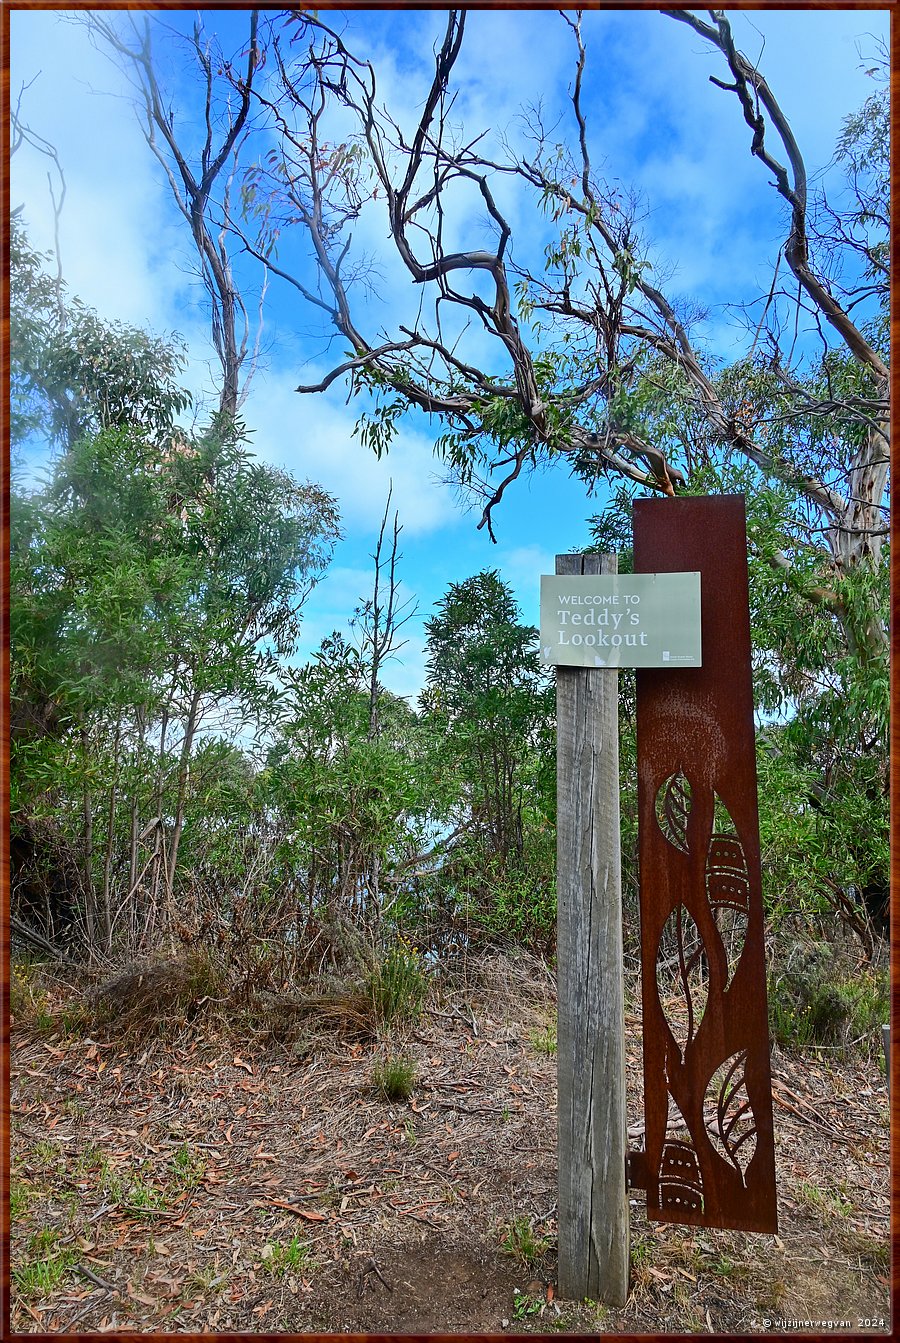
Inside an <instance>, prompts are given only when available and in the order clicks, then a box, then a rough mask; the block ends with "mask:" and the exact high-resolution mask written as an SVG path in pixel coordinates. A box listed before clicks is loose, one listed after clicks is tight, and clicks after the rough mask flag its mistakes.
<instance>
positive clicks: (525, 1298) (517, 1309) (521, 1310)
mask: <svg viewBox="0 0 900 1343" xmlns="http://www.w3.org/2000/svg"><path fill="white" fill-rule="evenodd" d="M543 1304H544V1303H543V1301H542V1299H541V1298H540V1297H535V1296H529V1295H528V1293H527V1292H520V1291H519V1289H518V1287H515V1288H513V1313H512V1317H513V1319H514V1320H527V1319H528V1317H529V1316H530V1315H537V1314H539V1313H540V1309H541V1306H542V1305H543Z"/></svg>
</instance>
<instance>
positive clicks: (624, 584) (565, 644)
mask: <svg viewBox="0 0 900 1343" xmlns="http://www.w3.org/2000/svg"><path fill="white" fill-rule="evenodd" d="M541 661H542V662H543V663H544V664H545V665H546V666H553V667H669V668H670V669H671V670H673V671H674V670H676V669H677V668H679V667H685V668H687V667H699V666H701V665H702V655H701V638H700V574H699V572H691V573H676V574H666V573H661V574H604V575H599V574H598V575H590V576H571V577H569V576H567V577H555V576H553V575H551V574H541Z"/></svg>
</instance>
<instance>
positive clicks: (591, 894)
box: [556, 555, 629, 1306]
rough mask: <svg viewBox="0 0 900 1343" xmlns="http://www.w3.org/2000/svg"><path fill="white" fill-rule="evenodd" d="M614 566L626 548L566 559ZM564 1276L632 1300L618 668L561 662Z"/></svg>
mask: <svg viewBox="0 0 900 1343" xmlns="http://www.w3.org/2000/svg"><path fill="white" fill-rule="evenodd" d="M556 572H557V574H560V575H562V574H614V573H617V572H618V562H617V558H616V556H615V555H603V556H600V555H557V557H556ZM556 713H557V910H558V912H557V981H558V1004H559V1043H558V1051H557V1068H558V1078H559V1102H558V1125H559V1146H558V1152H559V1281H558V1293H559V1296H560V1297H562V1298H563V1299H568V1300H582V1299H583V1298H585V1297H590V1298H591V1300H594V1301H602V1302H604V1303H605V1304H607V1305H611V1306H623V1305H624V1304H625V1300H626V1298H627V1296H628V1269H629V1243H628V1242H629V1219H628V1188H627V1185H626V1181H625V1153H626V1143H627V1126H626V1121H625V1022H624V1014H625V1008H624V971H623V957H622V879H621V861H620V836H619V718H618V673H617V672H616V671H614V670H601V669H598V670H589V669H583V668H581V667H557V669H556Z"/></svg>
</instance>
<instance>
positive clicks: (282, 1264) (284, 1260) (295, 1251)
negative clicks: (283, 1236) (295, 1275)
mask: <svg viewBox="0 0 900 1343" xmlns="http://www.w3.org/2000/svg"><path fill="white" fill-rule="evenodd" d="M259 1257H260V1261H261V1262H262V1266H263V1268H264V1269H265V1270H266V1272H267V1273H271V1274H272V1276H273V1277H274V1278H283V1277H285V1276H286V1275H287V1274H288V1273H290V1272H292V1271H299V1270H300V1269H303V1268H308V1267H309V1266H310V1264H311V1262H312V1252H311V1251H310V1248H309V1246H308V1245H307V1244H306V1243H305V1242H304V1241H302V1240H301V1239H300V1237H299V1236H292V1237H291V1239H290V1240H289V1241H288V1243H287V1245H278V1244H276V1243H274V1242H270V1243H269V1244H268V1245H264V1246H263V1248H262V1252H261V1253H260V1256H259Z"/></svg>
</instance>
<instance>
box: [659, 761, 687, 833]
mask: <svg viewBox="0 0 900 1343" xmlns="http://www.w3.org/2000/svg"><path fill="white" fill-rule="evenodd" d="M690 813H691V785H690V784H689V783H688V780H687V779H686V777H685V776H684V774H682V772H681V770H679V771H678V773H677V774H670V775H669V777H668V779H666V781H665V783H664V784H662V785H661V787H660V789H659V791H658V793H657V794H656V819H657V821H659V828H660V830H661V831H662V832H663V834H664V835H665V837H666V839H667V840H668V841H669V843H670V844H672V845H674V847H675V848H676V849H679V850H680V851H681V853H687V852H688V841H687V826H688V817H689V816H690Z"/></svg>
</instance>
